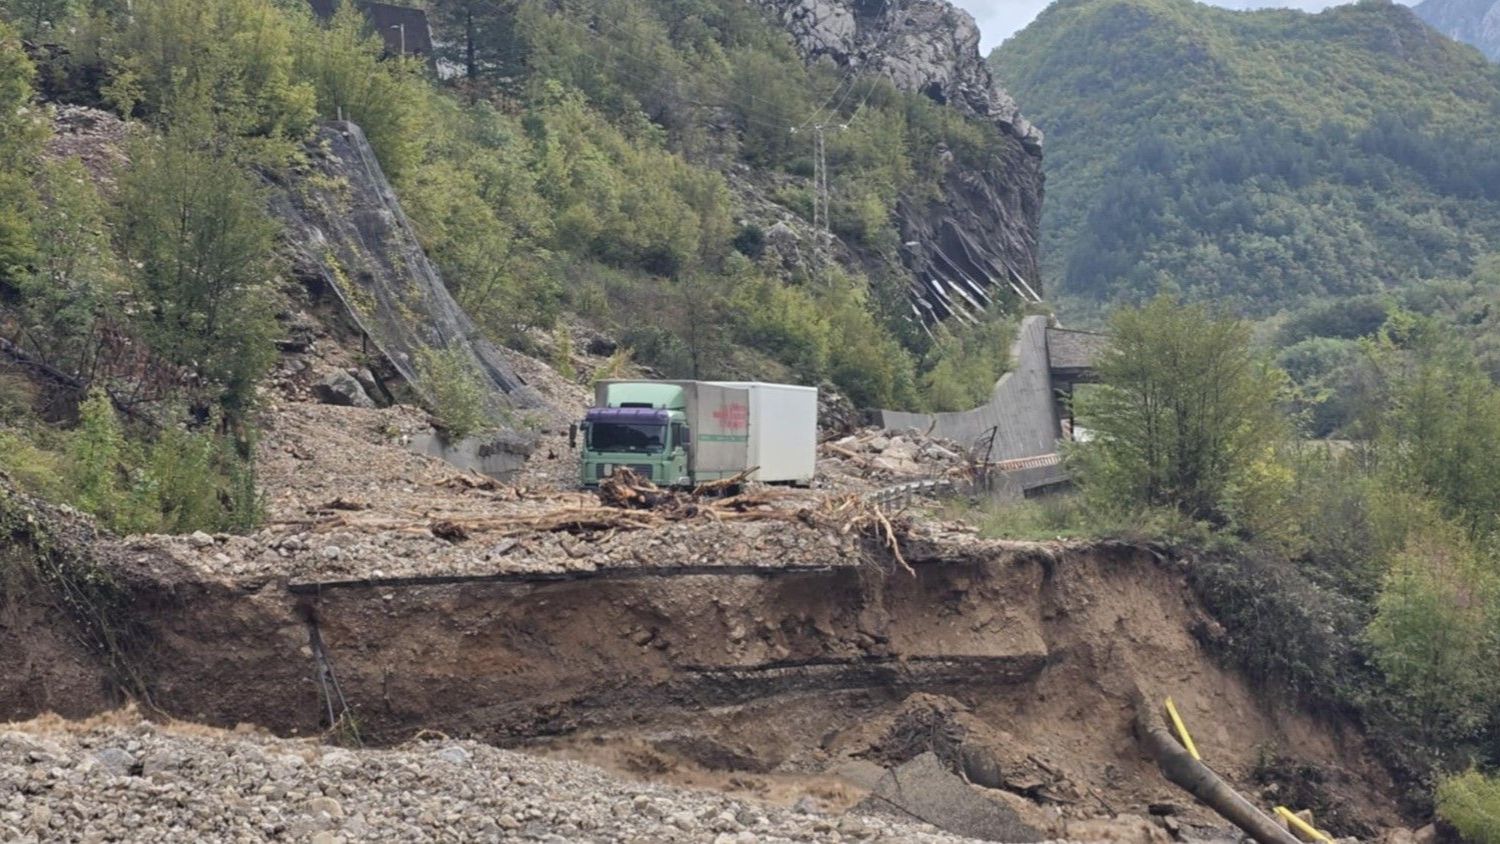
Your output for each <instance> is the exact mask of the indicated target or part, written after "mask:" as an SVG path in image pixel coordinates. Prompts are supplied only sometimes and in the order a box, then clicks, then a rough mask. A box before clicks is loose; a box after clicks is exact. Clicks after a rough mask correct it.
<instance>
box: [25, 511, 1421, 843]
mask: <svg viewBox="0 0 1500 844" xmlns="http://www.w3.org/2000/svg"><path fill="white" fill-rule="evenodd" d="M908 553H909V556H910V558H911V561H912V563H913V565H914V568H915V574H914V575H908V574H905V573H903V572H899V571H891V572H886V571H880V570H877V569H875V568H871V567H869V566H846V567H843V568H835V569H827V570H818V571H803V570H797V569H787V570H775V569H765V570H763V571H755V572H745V571H739V570H736V572H735V573H731V574H709V573H704V572H702V571H699V570H688V571H686V572H683V573H678V574H675V575H668V574H662V573H650V574H645V573H642V572H639V571H632V570H624V571H620V572H613V573H612V572H608V571H606V572H595V573H592V574H590V575H589V576H588V578H587V579H582V580H552V581H541V582H532V583H527V582H514V581H512V582H494V581H463V582H456V583H442V584H434V585H419V586H397V585H373V584H356V585H350V586H343V587H330V588H323V589H321V590H315V591H313V592H311V593H309V594H294V593H292V592H291V591H290V590H289V589H288V588H287V584H286V582H285V581H263V582H260V583H258V584H255V585H249V586H245V585H236V584H231V583H226V582H212V581H202V580H195V579H192V578H190V577H180V578H174V577H173V576H172V572H176V574H177V575H179V576H180V575H185V574H186V573H187V572H185V571H184V570H183V569H181V568H180V567H179V568H176V569H172V568H171V566H172V565H173V563H172V560H171V558H169V557H165V558H158V559H155V560H153V561H146V562H143V561H142V560H145V559H146V558H144V557H143V558H141V560H137V562H136V567H137V569H138V575H137V576H140V575H139V572H141V571H149V570H150V569H151V566H152V565H156V566H158V569H157V571H156V574H157V575H158V579H157V580H156V581H154V582H151V583H149V586H148V585H147V582H146V581H140V582H138V583H136V584H135V585H136V589H135V591H134V596H135V598H134V600H136V601H137V602H138V605H137V606H136V607H135V610H136V612H137V613H138V615H139V616H140V617H142V618H147V619H150V622H149V629H148V630H147V632H146V634H145V635H146V636H147V638H148V640H149V641H148V643H147V644H148V647H147V648H146V649H145V651H144V652H145V654H146V656H145V657H144V659H145V664H144V665H143V666H142V673H143V674H144V676H146V677H148V678H149V680H150V682H149V691H150V696H151V701H152V703H154V704H155V705H156V706H158V707H160V708H161V709H162V710H163V711H165V712H168V713H171V714H172V715H174V716H177V717H181V718H188V719H192V720H194V721H198V722H202V723H206V724H212V725H220V726H233V725H235V724H238V723H241V722H251V723H255V724H259V725H263V726H265V727H267V728H269V729H271V730H273V731H275V732H277V733H280V734H283V735H295V734H301V735H308V734H316V733H319V732H320V731H323V730H326V729H328V728H329V726H330V724H329V722H330V713H332V715H333V719H334V720H338V721H340V722H341V729H347V728H348V727H349V726H350V725H351V724H352V725H354V726H355V727H356V728H357V730H358V733H359V735H360V736H361V737H362V738H363V739H364V740H365V741H366V742H373V743H376V744H393V743H399V742H402V741H405V740H407V739H409V738H411V737H412V736H413V735H414V734H417V733H418V732H419V731H421V730H437V731H440V732H442V733H443V734H446V735H449V736H453V737H463V738H472V739H477V740H481V741H485V742H490V743H495V744H500V745H509V746H525V747H529V748H531V749H533V750H535V751H538V752H551V753H558V754H562V755H566V756H570V757H574V758H584V759H588V760H590V761H595V762H598V763H600V764H604V765H606V766H612V767H615V768H617V769H620V770H623V771H625V772H627V773H629V774H632V775H634V776H639V777H644V778H652V779H666V780H672V781H676V782H679V783H681V784H687V785H703V784H712V785H715V786H717V787H720V788H725V789H728V790H731V791H739V792H743V793H745V794H748V795H754V796H758V797H760V798H763V799H773V800H774V799H777V798H781V799H785V800H788V801H790V800H791V799H794V798H795V797H796V796H797V795H806V794H814V795H817V796H818V797H819V799H821V800H822V801H823V803H825V804H826V805H827V806H829V807H832V808H841V807H843V806H847V805H849V804H850V803H852V802H854V801H856V800H858V799H859V798H860V797H861V796H862V795H863V794H864V793H866V791H867V790H868V788H869V787H870V786H871V785H872V782H873V779H874V778H875V777H876V776H877V775H878V773H879V771H880V770H881V769H882V767H883V766H888V765H891V764H896V763H899V762H901V761H904V760H906V759H909V758H911V757H913V756H915V755H917V754H919V753H921V752H925V751H927V750H934V751H937V752H938V753H939V754H940V755H941V756H944V758H945V759H947V760H948V761H949V762H950V763H951V764H952V765H953V766H954V767H955V768H959V769H964V770H965V771H966V773H968V774H969V775H970V778H971V779H973V780H974V781H976V782H981V781H987V784H990V785H993V786H994V787H995V788H997V789H998V790H999V792H1005V793H1008V794H1009V795H1010V797H1011V798H1012V799H1015V800H1016V801H1017V802H1018V805H1020V806H1022V807H1024V808H1025V809H1026V810H1027V811H1029V812H1030V813H1031V815H1032V817H1031V820H1032V821H1033V822H1034V823H1035V824H1036V825H1037V826H1038V828H1045V826H1043V825H1044V824H1046V823H1058V822H1062V821H1065V820H1067V819H1069V818H1073V819H1082V818H1088V817H1096V816H1100V815H1111V814H1114V813H1119V812H1125V813H1133V814H1141V815H1144V814H1145V813H1146V811H1147V807H1148V806H1149V805H1151V804H1170V803H1175V804H1178V805H1179V806H1181V807H1182V808H1181V809H1180V811H1179V817H1182V818H1183V819H1184V821H1186V822H1188V823H1197V824H1201V825H1203V826H1204V827H1209V826H1212V825H1213V824H1215V823H1216V821H1215V819H1214V818H1213V817H1212V816H1210V815H1207V814H1206V813H1204V812H1202V811H1201V810H1199V809H1196V808H1189V807H1187V806H1184V805H1183V804H1185V803H1187V801H1186V800H1185V799H1184V797H1183V796H1182V795H1180V794H1178V793H1176V792H1175V791H1174V790H1173V789H1172V787H1171V786H1169V785H1167V784H1166V783H1165V782H1164V781H1163V780H1162V779H1161V777H1160V776H1159V775H1158V774H1157V772H1156V771H1155V770H1154V769H1153V768H1151V766H1150V764H1149V763H1148V762H1147V761H1146V760H1145V759H1143V758H1142V757H1141V755H1140V753H1139V751H1138V750H1137V748H1136V746H1135V744H1134V741H1133V739H1132V737H1131V733H1130V729H1129V721H1130V717H1131V714H1132V713H1131V710H1130V696H1131V693H1132V692H1133V691H1134V689H1135V688H1136V687H1139V688H1141V689H1142V690H1143V691H1145V693H1146V694H1147V696H1148V697H1149V698H1151V699H1155V700H1160V699H1161V698H1163V697H1165V696H1167V695H1171V696H1172V697H1173V698H1174V699H1175V700H1176V702H1177V705H1178V707H1179V709H1180V710H1181V711H1182V712H1183V714H1184V717H1185V718H1186V719H1187V721H1188V722H1189V724H1190V725H1191V726H1192V728H1193V730H1194V736H1195V738H1196V740H1197V742H1198V745H1199V747H1200V748H1201V749H1202V750H1203V752H1204V755H1205V758H1207V759H1208V760H1210V761H1211V763H1212V764H1213V765H1214V766H1215V768H1216V769H1218V770H1220V771H1221V772H1223V773H1224V774H1226V775H1227V776H1228V777H1230V778H1231V779H1233V780H1235V781H1236V782H1239V783H1241V784H1242V785H1244V784H1247V783H1249V782H1250V772H1251V770H1252V769H1253V767H1254V765H1255V764H1256V761H1257V759H1258V758H1260V757H1261V754H1263V753H1264V752H1266V751H1274V752H1276V753H1278V754H1281V755H1283V756H1287V757H1289V758H1292V759H1296V760H1300V761H1304V762H1306V763H1308V764H1312V765H1315V766H1317V767H1319V768H1321V769H1322V770H1323V771H1325V772H1327V774H1328V777H1327V779H1328V781H1329V782H1330V783H1331V784H1332V789H1333V790H1334V791H1336V792H1337V793H1338V795H1339V797H1340V799H1341V800H1342V801H1344V802H1345V803H1346V804H1348V805H1350V806H1354V807H1358V809H1359V811H1358V816H1359V817H1361V818H1362V819H1364V822H1366V823H1368V824H1370V825H1372V826H1373V827H1377V828H1378V827H1379V826H1383V825H1386V824H1388V823H1394V822H1395V821H1396V818H1394V817H1392V816H1391V815H1390V813H1389V810H1388V809H1386V808H1385V807H1386V806H1387V805H1389V801H1388V800H1387V799H1385V797H1384V796H1383V793H1389V787H1388V784H1387V783H1386V782H1385V780H1384V779H1383V777H1382V776H1381V773H1380V771H1379V769H1378V767H1377V766H1376V765H1374V764H1372V763H1371V762H1370V760H1369V759H1368V758H1367V757H1366V754H1365V753H1364V750H1363V744H1362V741H1361V739H1360V737H1359V736H1357V735H1353V734H1350V733H1348V732H1347V731H1343V730H1341V729H1340V728H1339V727H1338V725H1335V724H1328V723H1322V722H1319V721H1315V720H1313V719H1310V718H1308V717H1307V716H1305V715H1303V714H1300V713H1298V712H1297V711H1295V710H1294V709H1292V708H1290V707H1285V706H1281V705H1279V704H1278V702H1277V701H1275V700H1274V699H1268V698H1266V697H1263V696H1261V695H1259V694H1258V693H1257V692H1256V690H1254V689H1252V688H1250V687H1249V686H1247V685H1246V684H1245V683H1244V682H1243V681H1242V680H1241V679H1240V678H1239V677H1238V675H1236V674H1234V673H1232V672H1230V671H1228V670H1225V669H1222V668H1220V667H1218V666H1217V664H1216V663H1215V662H1214V661H1213V660H1212V658H1211V657H1210V656H1209V655H1208V654H1206V653H1204V652H1203V651H1202V650H1201V649H1200V646H1199V644H1198V643H1197V641H1196V640H1195V639H1194V638H1193V636H1192V634H1191V632H1190V631H1191V630H1192V629H1193V628H1194V626H1195V625H1196V624H1199V623H1200V622H1202V621H1204V619H1203V617H1202V614H1201V610H1199V609H1198V605H1197V603H1196V600H1195V599H1194V598H1193V596H1192V594H1191V593H1190V592H1189V591H1188V589H1187V587H1186V586H1185V585H1184V578H1183V576H1182V574H1181V572H1180V571H1177V570H1176V569H1175V567H1174V566H1175V564H1173V563H1172V562H1170V561H1164V560H1162V559H1160V558H1158V556H1157V555H1155V554H1154V553H1152V552H1150V551H1146V550H1142V549H1138V548H1131V547H1127V546H1088V547H1083V546H1073V547H1069V546H1040V545H1017V544H1007V543H985V542H978V541H974V540H969V541H967V542H965V543H962V544H959V545H953V544H948V543H945V542H918V543H914V544H913V545H912V546H911V547H910V548H909V552H908ZM46 627H47V626H46V625H41V629H43V630H45V629H46ZM36 629H37V625H31V626H27V627H21V628H7V636H9V637H11V641H12V642H19V643H20V644H21V645H22V648H21V650H22V651H26V650H29V649H31V648H32V646H33V645H35V644H37V643H40V646H43V647H54V646H53V645H50V644H47V641H48V640H46V639H45V635H42V634H38V633H37V632H36ZM314 631H316V636H313V635H312V634H313V632H314ZM39 635H41V636H42V637H41V638H38V636H39ZM9 650H10V648H7V651H9ZM320 656H321V660H320ZM0 665H3V667H4V670H5V671H6V675H5V680H6V682H5V687H6V688H13V689H17V690H19V691H17V692H15V693H12V697H11V698H7V701H6V702H7V705H8V708H7V710H6V711H5V712H4V713H3V714H4V715H5V716H8V717H15V716H17V715H26V714H29V713H30V712H33V711H35V709H37V708H39V706H44V705H55V703H54V704H47V703H40V704H33V705H31V706H29V707H28V706H26V705H18V704H17V703H16V702H18V701H22V700H24V698H23V697H16V695H24V694H27V693H28V692H29V693H30V694H32V695H33V697H34V698H35V699H36V700H39V701H47V700H52V701H55V700H56V694H55V693H52V696H51V697H50V698H49V697H47V694H48V692H47V690H48V689H49V688H56V687H57V684H59V683H67V684H71V686H70V688H72V687H77V686H78V685H79V684H80V683H86V672H80V671H78V670H75V668H72V667H69V666H70V665H74V663H68V662H63V663H62V664H61V665H60V666H59V670H58V671H57V672H56V673H55V674H54V673H53V672H52V671H51V670H46V671H41V672H38V671H37V669H36V667H35V662H33V663H32V665H31V667H30V668H29V669H24V670H23V669H22V668H18V667H16V666H13V665H12V664H11V663H10V662H5V663H0ZM320 666H325V668H321V669H320ZM49 684H50V685H49ZM96 685H98V686H99V687H100V688H102V687H103V685H104V684H103V683H102V682H100V681H99V678H97V677H96ZM37 696H40V697H37ZM103 700H104V699H103V698H91V697H88V696H86V695H85V696H82V697H79V698H76V699H74V700H72V701H70V703H76V704H77V705H76V706H74V707H73V709H75V710H78V711H75V712H73V713H72V714H81V713H82V711H84V710H88V709H91V708H93V707H94V706H95V705H96V702H97V703H102V702H103ZM789 783H792V784H793V785H789ZM1021 798H1024V799H1021Z"/></svg>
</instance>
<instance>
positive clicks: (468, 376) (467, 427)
mask: <svg viewBox="0 0 1500 844" xmlns="http://www.w3.org/2000/svg"><path fill="white" fill-rule="evenodd" d="M417 372H418V373H419V374H420V375H421V377H422V384H421V387H422V390H423V392H424V393H425V394H426V396H427V399H428V401H429V402H430V403H431V405H432V407H431V410H432V415H433V416H434V417H436V418H437V420H438V422H439V424H441V425H442V427H443V429H444V430H445V431H446V432H447V435H448V437H449V438H450V439H453V440H460V439H463V438H464V437H467V436H468V435H469V434H472V433H474V432H475V431H479V430H481V429H484V428H486V427H490V426H491V425H492V424H493V423H492V420H491V419H490V418H489V413H488V410H487V407H486V404H485V390H484V385H483V383H482V382H481V381H480V375H479V373H478V372H475V371H474V367H473V365H472V364H471V363H470V362H469V359H468V358H467V357H466V356H465V355H464V354H463V352H462V351H461V350H459V349H437V348H425V349H422V350H421V351H420V352H418V353H417Z"/></svg>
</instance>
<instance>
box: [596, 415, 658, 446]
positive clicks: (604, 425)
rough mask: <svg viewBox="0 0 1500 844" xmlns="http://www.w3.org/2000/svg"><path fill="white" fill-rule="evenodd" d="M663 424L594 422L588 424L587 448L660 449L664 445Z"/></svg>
mask: <svg viewBox="0 0 1500 844" xmlns="http://www.w3.org/2000/svg"><path fill="white" fill-rule="evenodd" d="M666 430H667V426H665V425H651V424H642V423H633V422H595V423H593V424H591V425H590V426H589V448H590V449H592V450H594V451H639V452H653V451H661V450H662V449H663V448H664V447H665V446H666Z"/></svg>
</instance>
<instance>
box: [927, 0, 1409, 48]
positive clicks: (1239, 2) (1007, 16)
mask: <svg viewBox="0 0 1500 844" xmlns="http://www.w3.org/2000/svg"><path fill="white" fill-rule="evenodd" d="M1402 1H1403V2H1411V0H1402ZM954 2H956V3H957V4H958V5H960V6H962V7H964V8H965V9H968V10H969V14H971V15H973V16H974V18H975V19H976V20H978V21H979V32H980V35H981V37H982V44H981V45H980V49H981V50H982V51H983V52H984V54H985V55H988V54H989V51H990V50H992V49H994V48H995V47H998V46H1000V42H1001V41H1004V40H1005V39H1006V38H1008V37H1009V36H1010V35H1011V34H1012V33H1014V32H1015V31H1016V30H1018V29H1020V28H1021V27H1023V26H1025V25H1026V24H1028V23H1030V22H1031V19H1032V18H1034V17H1036V16H1037V13H1038V12H1040V11H1041V10H1042V9H1045V8H1046V7H1047V5H1048V4H1049V3H1050V2H1051V0H954ZM1209 2H1211V3H1213V4H1214V5H1215V6H1223V7H1225V8H1227V9H1258V8H1263V7H1267V6H1274V7H1277V8H1283V9H1285V8H1290V9H1302V10H1304V11H1308V12H1316V11H1318V10H1319V9H1326V8H1328V7H1329V6H1333V5H1335V4H1336V0H1279V2H1278V0H1209ZM1345 2H1347V0H1345Z"/></svg>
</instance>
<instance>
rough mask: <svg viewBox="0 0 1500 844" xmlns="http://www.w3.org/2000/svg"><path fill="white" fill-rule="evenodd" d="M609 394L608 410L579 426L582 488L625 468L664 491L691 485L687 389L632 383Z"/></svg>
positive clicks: (606, 395) (591, 410)
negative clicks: (581, 438)
mask: <svg viewBox="0 0 1500 844" xmlns="http://www.w3.org/2000/svg"><path fill="white" fill-rule="evenodd" d="M603 392H604V396H603V398H604V403H603V406H600V407H591V408H589V410H588V414H587V415H586V416H585V417H584V419H583V423H582V424H581V425H580V426H579V428H580V433H582V435H583V460H582V461H581V463H580V477H579V480H580V481H581V482H582V484H583V485H584V486H593V485H595V484H598V483H599V481H601V480H603V479H604V478H607V477H609V476H610V475H611V474H613V473H614V471H615V469H616V468H619V467H622V466H623V467H626V468H629V469H630V470H631V471H633V472H635V473H636V474H637V475H639V476H641V477H642V478H645V479H647V480H650V481H652V482H654V483H657V484H661V485H663V486H666V485H674V486H686V485H689V484H691V483H692V482H693V481H692V474H691V472H690V471H689V454H688V450H689V449H690V448H691V447H692V435H691V433H690V432H689V429H688V426H687V404H686V397H685V395H684V391H683V388H682V387H681V386H680V385H676V384H670V383H663V382H658V383H651V382H629V383H619V384H612V385H609V386H608V387H607V388H606V389H605V390H604V391H603Z"/></svg>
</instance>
